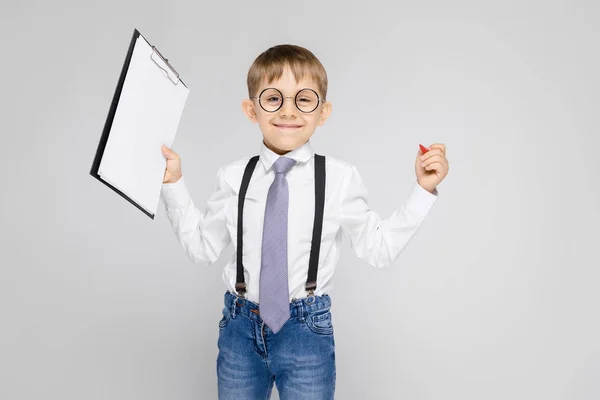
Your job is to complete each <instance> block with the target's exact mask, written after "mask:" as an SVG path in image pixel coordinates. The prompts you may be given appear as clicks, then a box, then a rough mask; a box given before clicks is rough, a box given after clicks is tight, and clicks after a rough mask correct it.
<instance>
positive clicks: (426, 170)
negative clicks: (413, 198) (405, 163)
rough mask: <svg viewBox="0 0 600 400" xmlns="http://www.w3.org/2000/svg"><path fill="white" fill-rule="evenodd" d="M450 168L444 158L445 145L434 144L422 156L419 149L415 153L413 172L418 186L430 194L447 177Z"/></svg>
mask: <svg viewBox="0 0 600 400" xmlns="http://www.w3.org/2000/svg"><path fill="white" fill-rule="evenodd" d="M449 169H450V166H449V164H448V159H447V158H446V145H445V144H443V143H434V144H432V145H431V146H429V149H428V151H427V152H426V153H425V154H423V152H422V151H421V149H419V151H418V152H417V161H416V162H415V172H416V174H417V182H418V183H419V185H420V186H421V187H422V188H423V189H425V190H427V191H428V192H430V193H433V190H434V189H435V188H436V186H437V185H438V184H439V183H440V182H441V181H442V180H443V179H444V178H445V177H446V175H448V170H449Z"/></svg>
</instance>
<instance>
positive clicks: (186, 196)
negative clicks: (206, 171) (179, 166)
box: [160, 176, 190, 210]
mask: <svg viewBox="0 0 600 400" xmlns="http://www.w3.org/2000/svg"><path fill="white" fill-rule="evenodd" d="M160 195H161V198H162V199H163V202H164V203H165V206H166V207H167V209H168V210H172V209H174V208H181V207H185V206H186V205H187V204H188V202H189V201H190V193H189V192H188V190H187V187H186V186H185V181H184V179H183V176H182V177H181V178H179V180H178V181H177V182H175V183H163V185H162V188H161V191H160Z"/></svg>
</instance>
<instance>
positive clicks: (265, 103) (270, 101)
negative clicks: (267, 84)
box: [260, 89, 283, 112]
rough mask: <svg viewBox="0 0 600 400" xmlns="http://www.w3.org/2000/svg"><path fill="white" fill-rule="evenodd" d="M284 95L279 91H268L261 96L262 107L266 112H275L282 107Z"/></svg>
mask: <svg viewBox="0 0 600 400" xmlns="http://www.w3.org/2000/svg"><path fill="white" fill-rule="evenodd" d="M282 101H283V98H282V95H281V93H280V92H279V90H277V89H267V90H265V91H264V92H262V94H261V95H260V106H261V107H262V108H264V110H265V111H269V112H273V111H275V110H277V109H278V108H279V107H281V102H282Z"/></svg>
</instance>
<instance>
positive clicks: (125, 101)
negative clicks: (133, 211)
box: [98, 35, 189, 214]
mask: <svg viewBox="0 0 600 400" xmlns="http://www.w3.org/2000/svg"><path fill="white" fill-rule="evenodd" d="M153 59H154V61H156V62H157V63H158V64H159V65H161V66H162V67H163V68H164V70H166V71H167V72H165V71H164V70H162V69H161V68H159V67H158V66H157V65H156V64H155V62H154V61H153ZM174 82H177V84H175V83H174ZM188 93H189V89H188V88H186V87H185V86H184V85H183V83H181V81H179V79H178V78H177V77H176V75H175V74H173V72H172V71H171V70H170V68H169V67H168V66H167V65H166V64H165V63H164V62H163V61H162V60H161V59H160V57H158V56H157V55H156V54H155V53H154V52H153V50H152V47H151V46H150V45H149V44H148V43H147V42H146V40H145V39H144V38H143V37H142V36H141V35H140V36H139V37H138V38H137V40H136V43H135V47H134V49H133V54H132V57H131V62H130V65H129V68H128V70H127V75H126V77H125V81H124V84H123V90H122V92H121V96H120V99H119V103H118V106H117V110H116V113H115V116H114V120H113V124H112V127H111V130H110V134H109V137H108V140H107V142H106V147H105V149H104V153H103V155H102V160H101V162H100V166H99V168H98V175H100V176H101V178H102V179H103V180H105V181H106V182H108V183H109V184H111V185H112V186H114V187H116V188H117V189H119V190H120V191H121V192H123V193H124V194H125V195H127V196H128V197H129V198H131V199H132V200H133V201H135V202H136V203H138V204H139V205H140V206H141V207H142V208H144V209H145V210H146V211H148V212H149V213H151V214H156V210H157V209H158V204H159V200H160V190H161V187H162V180H163V176H164V172H165V167H166V159H165V158H164V156H163V155H162V152H161V145H162V144H165V145H166V146H168V147H171V145H172V143H173V141H174V140H175V134H176V133H177V128H178V126H179V121H180V119H181V114H182V112H183V108H184V106H185V102H186V100H187V96H188Z"/></svg>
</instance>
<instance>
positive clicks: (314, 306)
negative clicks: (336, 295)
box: [224, 290, 331, 320]
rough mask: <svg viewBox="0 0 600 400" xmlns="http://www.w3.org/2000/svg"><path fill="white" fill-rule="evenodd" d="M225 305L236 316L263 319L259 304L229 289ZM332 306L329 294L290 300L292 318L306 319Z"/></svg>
mask: <svg viewBox="0 0 600 400" xmlns="http://www.w3.org/2000/svg"><path fill="white" fill-rule="evenodd" d="M224 303H225V307H227V308H229V312H231V315H232V316H233V317H234V318H235V316H236V315H237V314H242V315H245V316H246V317H248V318H250V319H257V320H262V319H261V318H260V314H259V305H258V304H256V303H254V302H253V301H250V300H248V299H245V298H242V297H239V296H238V295H237V294H235V293H231V292H230V291H229V290H228V291H227V292H225V295H224ZM330 307H331V297H329V295H328V294H324V295H319V296H317V295H315V296H309V297H306V298H303V299H298V300H294V301H292V302H290V318H299V319H301V320H304V317H305V316H306V315H307V314H309V313H311V312H315V311H319V310H323V309H327V308H330Z"/></svg>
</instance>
